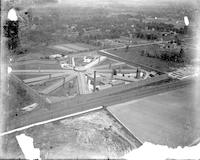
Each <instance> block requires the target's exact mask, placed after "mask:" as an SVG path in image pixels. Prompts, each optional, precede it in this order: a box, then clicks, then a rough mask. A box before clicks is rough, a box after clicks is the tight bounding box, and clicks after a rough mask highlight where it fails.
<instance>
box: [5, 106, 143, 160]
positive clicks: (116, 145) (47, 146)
mask: <svg viewBox="0 0 200 160" xmlns="http://www.w3.org/2000/svg"><path fill="white" fill-rule="evenodd" d="M21 133H25V134H26V135H27V136H30V137H32V138H33V140H34V141H33V142H34V147H35V148H39V149H40V152H41V158H42V159H44V158H45V159H55V158H56V159H57V158H60V159H62V158H66V157H67V158H107V157H109V158H110V157H112V158H117V157H120V156H123V155H124V154H125V153H127V152H129V151H131V150H132V149H135V148H137V147H139V146H140V145H141V144H140V143H139V142H138V141H137V140H136V139H135V138H134V137H133V136H132V135H131V134H130V133H127V132H126V131H125V130H124V128H123V126H121V125H120V124H119V123H118V122H117V121H116V120H115V119H114V118H113V117H112V116H110V115H109V114H108V113H107V112H106V111H104V110H101V111H96V112H91V113H87V114H84V115H81V116H78V117H73V118H67V119H64V120H59V121H55V122H51V123H47V124H44V125H41V126H36V127H32V128H29V129H26V130H23V131H21V132H18V133H15V134H11V135H8V136H5V137H4V148H3V149H4V152H3V153H4V154H5V156H6V157H5V158H15V159H16V158H24V157H23V154H22V152H21V150H20V148H19V146H18V143H17V141H16V138H15V136H16V135H19V134H21Z"/></svg>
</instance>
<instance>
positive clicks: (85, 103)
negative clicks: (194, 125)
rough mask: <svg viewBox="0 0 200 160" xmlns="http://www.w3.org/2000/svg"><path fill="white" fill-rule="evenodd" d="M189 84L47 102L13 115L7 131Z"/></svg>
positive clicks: (103, 92)
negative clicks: (36, 107)
mask: <svg viewBox="0 0 200 160" xmlns="http://www.w3.org/2000/svg"><path fill="white" fill-rule="evenodd" d="M189 84H191V80H183V81H176V82H171V83H164V84H160V85H158V86H156V85H154V86H146V87H144V85H141V86H140V87H137V86H135V88H130V89H127V88H126V87H125V89H121V90H119V88H118V90H117V92H115V93H114V92H113V93H111V92H108V90H109V89H107V90H104V91H99V92H95V93H93V94H88V95H80V96H77V97H74V98H71V99H68V100H64V101H62V102H58V103H54V104H46V107H44V108H39V109H37V110H34V111H32V112H30V113H28V114H25V115H22V116H19V117H13V119H12V120H10V121H9V124H8V125H7V126H9V128H7V131H8V130H11V129H15V128H18V127H22V126H25V125H30V124H33V123H36V122H41V121H44V120H49V119H53V118H57V117H61V116H64V115H68V114H73V113H76V112H81V111H84V110H89V109H92V108H95V107H99V106H110V105H114V104H119V103H123V102H127V101H130V100H133V99H139V98H142V97H146V96H150V95H155V94H159V93H162V92H166V91H169V90H174V89H176V88H181V87H185V86H187V85H189ZM142 86H143V87H142ZM113 88H114V87H113ZM122 88H124V87H122Z"/></svg>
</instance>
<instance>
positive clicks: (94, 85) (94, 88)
mask: <svg viewBox="0 0 200 160" xmlns="http://www.w3.org/2000/svg"><path fill="white" fill-rule="evenodd" d="M93 83H94V84H93V92H95V91H96V71H94V82H93Z"/></svg>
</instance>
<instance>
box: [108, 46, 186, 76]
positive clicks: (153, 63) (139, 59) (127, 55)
mask: <svg viewBox="0 0 200 160" xmlns="http://www.w3.org/2000/svg"><path fill="white" fill-rule="evenodd" d="M142 50H146V51H148V52H150V53H151V54H154V53H155V52H159V51H160V49H159V46H158V45H153V46H152V45H148V46H139V47H132V48H129V49H128V51H126V49H118V50H113V51H109V52H110V53H112V54H115V55H118V56H120V57H122V58H124V59H126V60H128V61H131V62H134V63H138V64H141V65H145V66H148V67H152V68H155V69H158V70H160V71H162V72H169V71H172V70H173V69H174V68H178V67H183V66H184V63H175V62H167V61H163V60H160V59H157V58H151V57H146V56H142V55H141V52H142Z"/></svg>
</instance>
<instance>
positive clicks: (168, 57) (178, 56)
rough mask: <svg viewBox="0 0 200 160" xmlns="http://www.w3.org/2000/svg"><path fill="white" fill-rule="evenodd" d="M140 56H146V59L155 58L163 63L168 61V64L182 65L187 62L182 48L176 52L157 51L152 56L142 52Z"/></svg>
mask: <svg viewBox="0 0 200 160" xmlns="http://www.w3.org/2000/svg"><path fill="white" fill-rule="evenodd" d="M141 56H146V57H150V58H157V59H161V60H164V61H168V62H177V63H183V62H186V61H187V58H186V55H185V52H184V50H183V48H181V49H180V50H179V51H177V50H171V51H169V50H163V51H157V52H154V54H152V53H150V52H148V51H145V50H142V51H141Z"/></svg>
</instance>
